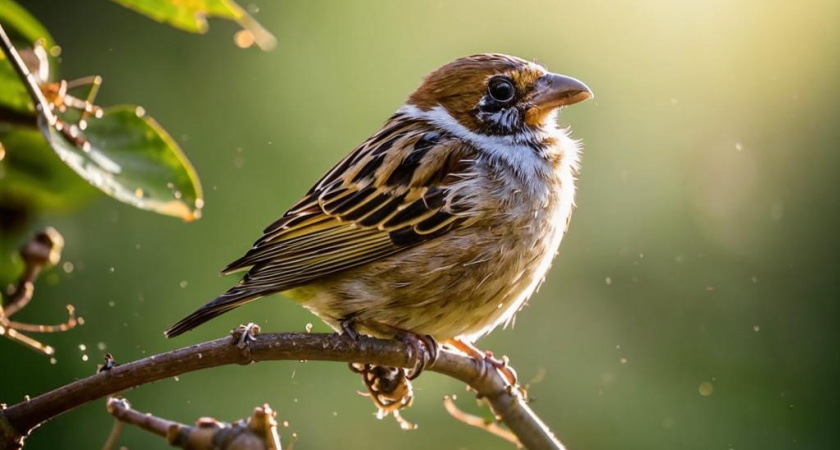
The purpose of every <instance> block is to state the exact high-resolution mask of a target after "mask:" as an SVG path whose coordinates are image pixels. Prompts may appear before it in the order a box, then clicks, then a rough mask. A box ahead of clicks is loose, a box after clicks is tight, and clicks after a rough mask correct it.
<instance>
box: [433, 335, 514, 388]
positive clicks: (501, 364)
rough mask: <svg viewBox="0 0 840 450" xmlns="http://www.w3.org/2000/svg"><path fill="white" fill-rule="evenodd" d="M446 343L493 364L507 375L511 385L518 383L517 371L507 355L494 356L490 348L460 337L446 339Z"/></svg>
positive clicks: (503, 374) (497, 369) (498, 370)
mask: <svg viewBox="0 0 840 450" xmlns="http://www.w3.org/2000/svg"><path fill="white" fill-rule="evenodd" d="M446 344H447V345H449V346H450V347H452V348H454V349H456V350H458V351H460V352H462V353H464V354H465V355H467V356H469V357H471V358H473V359H475V360H476V361H484V362H485V363H487V364H489V365H491V366H493V368H494V369H496V371H497V372H499V373H500V374H501V375H502V376H503V377H505V380H507V382H508V384H509V385H510V386H516V385H517V377H516V371H515V370H513V367H511V366H510V364H509V362H508V359H507V356H503V357H502V359H498V358H496V357H494V356H493V352H491V351H490V350H485V351H481V350H480V349H479V348H478V347H476V346H474V345H473V344H472V343H470V342H467V341H464V340H461V339H458V338H452V339H449V340H448V341H446Z"/></svg>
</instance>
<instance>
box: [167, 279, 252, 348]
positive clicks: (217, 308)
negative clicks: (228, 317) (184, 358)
mask: <svg viewBox="0 0 840 450" xmlns="http://www.w3.org/2000/svg"><path fill="white" fill-rule="evenodd" d="M263 295H264V294H263V293H261V292H255V291H253V290H251V289H248V288H245V287H244V286H235V287H233V288H232V289H231V290H229V291H227V292H225V293H224V294H222V295H220V296H218V297H216V298H215V299H214V300H211V301H210V302H208V303H207V304H206V305H204V306H202V307H201V308H199V309H198V310H196V311H195V312H194V313H192V314H190V315H189V316H187V317H184V318H183V319H181V320H180V321H178V323H176V324H175V325H172V327H170V328H169V329H168V330H166V331H164V332H163V334H164V335H166V337H168V338H171V337H175V336H178V335H179V334H183V333H186V332H187V331H190V330H192V329H193V328H195V327H197V326H199V325H201V324H203V323H204V322H207V321H208V320H210V319H213V318H215V317H218V316H220V315H222V314H224V313H226V312H228V311H230V310H232V309H235V308H238V307H240V306H242V305H244V304H246V303H250V302H252V301H254V300H256V299H258V298H260V297H262V296H263Z"/></svg>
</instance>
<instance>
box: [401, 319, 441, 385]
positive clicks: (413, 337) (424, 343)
mask: <svg viewBox="0 0 840 450" xmlns="http://www.w3.org/2000/svg"><path fill="white" fill-rule="evenodd" d="M395 337H396V339H397V340H399V341H401V342H403V343H404V344H406V345H407V346H408V349H409V358H410V359H411V360H412V365H411V368H410V369H407V370H406V377H407V378H408V379H409V380H413V379H415V378H417V377H419V376H420V374H421V373H423V370H425V369H426V368H428V367H431V366H433V365H434V363H435V361H436V360H437V357H438V344H437V342H436V341H435V339H434V338H433V337H431V336H429V335H428V334H426V335H419V334H414V333H410V332H405V331H401V332H399V333H397V334H396V336H395Z"/></svg>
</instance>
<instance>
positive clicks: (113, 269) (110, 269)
mask: <svg viewBox="0 0 840 450" xmlns="http://www.w3.org/2000/svg"><path fill="white" fill-rule="evenodd" d="M115 270H117V268H116V267H111V268H109V269H108V271H109V272H111V273H114V271H115Z"/></svg>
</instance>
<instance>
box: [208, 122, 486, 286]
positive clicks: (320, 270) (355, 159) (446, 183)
mask: <svg viewBox="0 0 840 450" xmlns="http://www.w3.org/2000/svg"><path fill="white" fill-rule="evenodd" d="M473 157H474V150H473V149H472V148H471V147H469V146H468V145H465V144H464V143H462V142H460V141H458V140H456V139H454V138H452V137H450V136H447V135H443V134H441V133H439V132H436V131H434V130H433V129H431V128H430V127H429V126H428V125H426V124H424V123H422V122H416V121H408V120H405V118H402V117H399V116H395V117H393V118H392V119H391V120H390V121H389V122H388V123H387V124H386V125H385V127H383V129H382V130H381V131H380V132H379V133H377V134H375V135H374V136H373V137H371V138H370V139H369V140H367V141H366V142H365V143H363V144H362V145H360V146H359V147H358V148H356V149H355V150H354V151H353V152H352V153H350V154H349V155H347V157H345V158H344V159H343V160H342V161H341V162H339V163H338V164H337V165H336V166H335V167H334V168H333V169H332V170H330V171H329V172H327V174H326V175H324V177H323V178H321V180H320V181H319V182H318V183H317V184H316V185H315V186H314V187H313V188H312V189H311V190H310V191H309V192H308V193H307V194H306V196H304V198H302V199H301V200H300V201H299V202H297V203H296V204H295V205H294V206H293V207H292V208H290V209H289V211H288V212H287V213H286V214H285V215H284V216H283V217H281V218H280V219H278V220H277V221H276V222H274V223H273V224H271V225H269V226H268V227H267V228H266V229H265V231H264V234H263V236H262V237H261V238H260V239H259V240H258V241H257V242H256V243H255V244H254V247H253V248H252V249H251V250H250V251H248V253H247V254H246V255H245V256H243V257H242V258H240V259H239V260H237V261H235V262H233V263H232V264H230V265H229V266H228V267H226V268H225V270H224V271H223V273H230V272H234V271H237V270H241V269H245V268H249V267H250V270H249V271H248V273H247V274H246V276H245V277H244V278H243V280H242V282H241V283H240V286H241V287H242V288H247V289H248V291H249V292H254V293H269V292H277V291H283V290H287V289H291V288H294V287H297V286H300V285H303V284H306V283H309V282H311V281H313V280H315V279H317V278H320V277H323V276H326V275H330V274H333V273H336V272H340V271H344V270H348V269H351V268H354V267H358V266H360V265H362V264H365V263H368V262H371V261H375V260H378V259H381V258H383V257H386V256H388V255H392V254H394V253H397V252H400V251H402V250H404V249H406V248H410V247H412V246H415V245H418V244H420V243H422V242H426V241H428V240H430V239H434V238H435V237H437V236H440V235H442V234H445V233H446V232H448V231H450V230H452V229H453V228H456V227H459V226H463V225H464V224H465V223H468V221H469V220H470V219H469V217H467V216H465V215H464V214H463V211H460V210H458V207H457V206H458V205H457V202H456V201H454V199H452V198H449V197H450V196H451V193H450V190H449V187H450V185H451V184H452V183H455V182H457V181H458V180H459V179H460V177H461V175H463V173H464V172H466V171H467V170H469V163H470V162H471V161H472V159H473Z"/></svg>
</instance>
